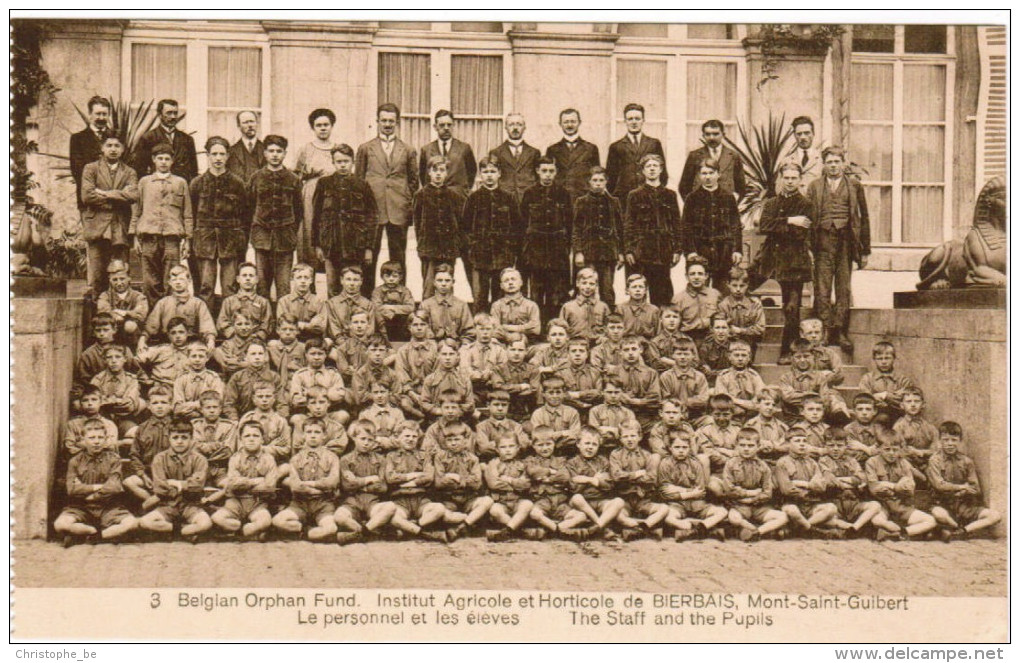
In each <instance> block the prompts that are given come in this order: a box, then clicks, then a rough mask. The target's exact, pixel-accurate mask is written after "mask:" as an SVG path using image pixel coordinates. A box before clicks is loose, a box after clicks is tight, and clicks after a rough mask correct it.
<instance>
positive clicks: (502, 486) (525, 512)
mask: <svg viewBox="0 0 1020 663" xmlns="http://www.w3.org/2000/svg"><path fill="white" fill-rule="evenodd" d="M520 450H521V448H520V445H519V444H518V443H517V438H516V437H514V436H512V435H504V436H502V437H499V438H497V439H496V452H497V453H498V454H499V455H498V457H496V458H493V459H492V460H491V461H489V462H488V463H487V464H486V465H485V471H484V475H485V485H486V486H487V487H488V489H489V498H490V499H492V506H491V507H489V516H490V517H491V518H492V520H493V521H494V522H495V523H498V524H499V525H502V526H503V527H502V529H490V530H488V531H486V532H485V538H486V539H488V540H489V541H505V540H507V539H511V538H514V537H515V536H518V535H519V534H521V533H523V534H524V535H525V538H529V539H539V538H542V536H544V533H541V532H542V530H537V531H538V532H540V534H538V535H535V533H534V531H531V532H527V531H523V532H522V529H521V528H522V526H523V525H524V523H526V522H527V521H528V518H529V517H530V516H531V508H532V507H533V506H534V503H533V502H532V501H531V500H530V499H527V497H525V495H526V494H527V492H528V489H529V488H530V487H531V479H530V478H529V477H528V473H527V468H526V467H525V464H524V461H523V460H521V459H520V458H518V454H519V453H520Z"/></svg>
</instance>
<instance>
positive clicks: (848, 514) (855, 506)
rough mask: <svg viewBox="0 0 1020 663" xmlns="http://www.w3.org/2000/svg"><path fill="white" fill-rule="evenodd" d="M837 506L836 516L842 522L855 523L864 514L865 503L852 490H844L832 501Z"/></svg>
mask: <svg viewBox="0 0 1020 663" xmlns="http://www.w3.org/2000/svg"><path fill="white" fill-rule="evenodd" d="M832 504H835V505H836V516H837V517H838V518H840V519H841V520H846V521H851V522H852V521H854V520H857V519H858V518H860V516H861V514H862V513H864V503H863V502H861V500H860V499H859V498H858V497H857V495H855V494H854V492H853V491H851V490H844V491H842V492H841V493H840V495H839V497H837V498H835V499H834V500H832Z"/></svg>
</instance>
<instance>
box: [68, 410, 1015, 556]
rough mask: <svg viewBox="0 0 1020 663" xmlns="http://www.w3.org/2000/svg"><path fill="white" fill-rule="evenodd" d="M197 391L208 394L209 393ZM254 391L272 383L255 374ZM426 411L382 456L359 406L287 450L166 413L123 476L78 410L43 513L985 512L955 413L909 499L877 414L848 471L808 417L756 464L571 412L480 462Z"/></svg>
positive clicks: (462, 523)
mask: <svg viewBox="0 0 1020 663" xmlns="http://www.w3.org/2000/svg"><path fill="white" fill-rule="evenodd" d="M160 391H162V390H160ZM210 393H211V394H212V397H210V400H209V404H210V406H211V405H214V404H216V399H215V398H214V397H215V393H214V392H210ZM265 395H266V397H267V399H269V398H271V392H269V391H268V390H267V391H266V392H265ZM161 400H162V394H160V395H159V398H157V401H161ZM160 406H162V404H161V405H160ZM210 409H212V408H211V407H210ZM203 411H205V410H204V409H203ZM440 425H441V426H442V436H443V442H442V446H441V447H440V448H437V449H435V450H434V452H432V453H429V452H428V450H427V449H425V444H424V442H422V441H421V438H422V435H421V429H420V427H419V425H418V423H417V422H413V421H405V422H403V423H402V424H400V425H399V426H398V427H397V428H396V431H395V433H396V435H395V440H393V441H392V443H393V444H394V445H395V448H393V449H392V450H390V451H389V452H387V453H386V454H385V455H384V454H383V453H382V451H381V448H382V447H381V445H380V442H379V440H380V438H379V436H378V435H377V433H378V431H377V429H376V426H375V425H374V424H373V423H371V422H370V421H366V420H358V421H356V422H354V423H353V424H351V425H350V428H349V430H348V434H349V435H350V437H351V438H352V439H353V440H354V450H353V451H351V452H349V453H346V454H344V455H343V456H340V457H338V456H337V454H336V453H334V452H333V451H332V450H330V449H329V447H328V446H327V444H328V443H327V437H328V434H327V430H326V429H327V426H326V425H325V423H324V422H323V421H322V420H317V419H309V420H308V421H306V422H305V425H304V430H303V445H302V447H301V449H300V450H299V451H298V452H297V453H295V454H294V455H293V456H291V457H289V458H280V457H279V456H278V449H276V448H274V447H273V446H271V445H270V444H268V443H267V434H266V428H265V427H264V425H263V424H262V423H260V422H259V421H256V420H247V421H244V422H242V423H240V424H238V426H237V428H238V435H237V445H238V447H237V449H236V451H233V452H231V451H230V450H229V449H228V448H225V447H226V445H223V444H220V446H216V445H215V444H213V445H210V444H209V443H208V442H206V441H204V440H203V439H201V438H200V437H199V436H198V435H197V434H196V427H195V425H194V424H193V422H191V421H189V420H188V419H187V418H185V417H182V416H175V417H173V418H172V419H171V421H170V423H169V425H168V427H167V430H168V438H169V439H168V448H167V449H165V450H163V451H160V452H159V453H157V454H156V455H155V457H154V458H153V459H152V463H151V466H150V468H148V473H147V470H146V468H135V467H132V469H131V470H129V472H131V473H130V476H127V477H124V475H125V474H127V472H124V471H123V470H122V467H123V463H122V462H121V458H120V457H119V456H118V455H117V453H116V452H115V451H113V450H111V449H109V448H108V447H107V442H108V440H107V435H108V431H107V429H106V427H105V426H104V425H103V423H102V422H101V421H99V420H98V419H90V420H88V421H87V422H86V423H85V424H84V425H83V431H82V432H83V439H82V449H81V451H80V453H78V454H77V455H75V456H74V457H72V458H71V460H70V464H69V467H68V470H67V495H68V503H67V505H66V507H65V508H64V510H63V511H62V512H61V513H60V515H59V517H58V518H57V520H56V522H55V523H54V528H55V530H56V531H57V532H58V533H59V534H62V535H63V536H64V544H65V546H66V545H71V544H73V543H74V542H75V541H76V540H78V539H82V538H84V539H86V540H89V541H91V542H98V541H100V540H115V539H118V538H120V537H123V536H124V535H125V534H128V533H129V532H131V531H132V530H134V529H136V528H141V529H143V530H147V531H150V532H155V533H163V534H164V535H165V534H169V535H171V536H172V535H173V533H174V532H175V530H176V531H178V532H179V534H180V536H182V537H184V538H185V539H187V540H191V541H192V542H196V541H197V540H198V537H199V536H200V535H201V534H202V533H203V532H206V531H207V530H210V529H211V528H212V527H213V526H214V525H215V526H216V527H217V528H219V529H220V530H222V531H224V532H227V533H233V534H236V535H238V539H239V540H243V539H252V538H256V539H258V540H264V539H265V534H266V532H267V530H269V528H270V527H274V528H276V529H277V530H279V531H280V532H281V533H282V535H283V536H289V537H294V538H299V537H301V536H302V533H303V532H304V533H305V535H306V536H307V538H308V540H310V541H332V540H336V541H337V542H339V543H341V544H347V543H353V542H356V541H361V540H364V539H365V538H367V537H374V536H378V535H381V534H383V533H385V531H386V530H385V529H384V528H386V527H387V526H388V527H389V528H392V530H393V532H394V533H395V534H397V535H398V536H399V537H401V538H403V537H406V536H421V537H422V538H425V539H428V540H433V541H442V542H452V541H454V540H456V539H457V538H458V537H460V536H463V535H464V534H465V533H467V532H468V531H470V530H471V529H472V528H474V527H475V526H478V525H482V524H483V521H484V519H485V518H486V517H487V516H488V517H489V518H490V521H491V529H489V530H487V531H486V537H487V538H488V539H489V540H491V541H502V540H506V539H509V538H513V537H518V536H520V537H524V538H528V539H534V540H537V539H542V538H544V537H545V536H546V535H547V534H550V533H558V534H560V535H562V536H564V537H566V538H569V539H573V540H584V539H587V538H589V537H592V536H604V537H605V538H607V539H617V538H619V536H620V535H618V534H617V532H616V530H615V529H614V526H617V525H618V526H619V527H620V528H622V531H621V534H622V538H623V539H624V540H628V541H629V540H631V539H634V538H638V537H641V536H646V535H647V536H652V537H655V538H658V539H661V538H662V536H663V528H664V526H668V527H670V528H672V530H673V536H674V538H675V539H676V541H678V542H679V541H683V540H686V539H689V538H692V537H704V536H709V535H711V536H715V537H716V538H719V539H721V540H725V538H726V533H725V529H724V528H723V526H724V525H725V524H726V523H728V524H729V525H730V526H731V527H732V528H733V529H735V530H736V531H737V532H738V536H739V538H740V539H741V540H743V541H753V540H756V539H758V538H761V537H775V538H785V536H786V535H787V532H788V531H789V530H790V529H793V530H795V531H797V532H800V533H805V534H806V533H812V532H817V533H818V534H819V535H821V536H825V537H827V538H844V537H845V536H847V535H850V536H856V535H859V534H861V533H862V532H863V531H864V528H865V527H866V526H867V525H869V524H870V525H871V526H872V527H873V528H874V530H875V532H876V538H877V539H878V540H885V539H888V538H893V539H898V538H901V537H904V536H905V537H907V538H917V537H921V536H923V535H925V534H927V533H928V532H930V531H931V530H934V529H935V528H936V527H938V528H940V534H941V536H942V538H943V539H944V540H946V541H950V540H953V539H958V538H969V537H970V536H972V535H974V534H977V533H979V532H981V531H982V530H986V529H988V528H990V527H992V526H993V525H995V524H996V523H997V522H998V521H999V519H1000V517H999V514H997V513H996V512H995V511H993V510H991V509H989V508H986V507H985V506H983V503H982V501H981V489H980V486H979V484H978V481H977V476H976V473H975V470H974V463H973V461H972V460H971V459H970V458H969V457H967V456H966V455H964V454H963V453H961V452H960V444H961V441H962V437H963V431H962V429H961V427H960V426H959V424H956V423H955V422H945V423H943V424H942V425H941V426H940V427H939V443H940V448H939V450H938V451H937V452H935V453H934V454H933V455H932V457H931V458H930V460H929V463H928V467H927V476H928V479H929V482H930V484H931V487H932V489H933V495H934V507H933V508H932V509H931V513H930V514H929V513H926V512H924V511H921V510H920V509H918V508H916V507H915V506H914V489H915V482H914V479H913V469H912V468H911V466H910V464H909V463H908V462H907V460H906V459H905V458H904V457H903V455H902V454H903V446H902V442H901V440H900V439H899V437H898V436H897V435H895V434H893V433H892V432H891V431H887V430H884V431H882V433H881V434H880V441H879V448H878V454H877V455H875V456H872V457H871V458H869V459H868V460H867V462H866V463H865V465H864V468H863V470H862V468H861V466H860V464H859V463H858V462H857V460H856V459H855V458H854V457H853V455H851V454H850V452H849V445H848V438H847V435H846V433H845V431H843V430H840V429H831V430H829V431H827V432H826V435H825V439H824V450H823V455H822V456H821V457H820V458H819V459H818V460H815V459H814V458H813V457H812V456H811V455H810V453H809V451H808V449H809V442H808V438H809V435H808V431H807V430H805V429H804V428H803V427H801V426H795V427H793V428H791V429H790V430H789V431H788V432H787V434H786V438H785V444H786V447H787V452H786V454H785V455H783V456H782V457H780V458H779V459H778V460H777V461H776V462H775V463H774V465H770V464H768V463H766V462H765V461H763V460H762V459H761V458H760V457H759V454H760V453H761V450H762V444H761V436H760V434H759V433H758V431H756V430H755V429H753V428H746V427H745V428H742V429H740V430H739V431H738V434H737V437H736V445H735V449H734V450H733V454H732V455H729V456H727V457H725V458H724V459H722V458H720V459H718V460H722V461H723V462H721V463H717V458H716V452H718V451H719V450H718V449H715V448H713V447H711V446H705V447H700V448H699V443H698V440H697V438H696V437H695V436H693V435H691V434H690V432H689V431H687V430H682V429H681V430H679V431H677V432H675V433H672V434H671V435H670V436H669V438H668V442H667V444H668V448H667V453H666V455H665V456H660V455H659V454H658V453H653V452H651V451H648V450H647V449H642V448H640V446H639V444H640V440H641V430H640V426H639V425H638V424H637V422H636V421H633V420H632V421H628V422H625V423H624V424H623V425H621V426H620V428H619V433H620V437H619V445H620V446H619V447H618V448H616V449H614V450H613V451H612V452H611V453H610V454H609V455H608V457H607V456H606V455H604V454H600V453H599V451H600V446H601V444H602V442H603V440H604V439H605V436H604V435H603V434H602V433H600V432H599V431H598V430H597V429H595V428H593V427H590V426H586V427H584V428H582V429H581V431H580V432H579V434H578V438H577V443H576V447H577V452H578V453H577V455H575V456H573V457H571V458H569V459H567V458H565V457H563V456H561V455H557V454H556V435H555V431H554V430H553V429H552V428H551V427H549V426H538V427H536V428H535V429H534V430H533V431H532V437H533V441H531V443H530V446H531V452H532V453H531V455H529V456H527V457H524V458H522V457H521V451H522V446H521V440H520V439H519V437H518V436H515V435H512V434H503V435H500V436H498V437H497V438H496V440H495V448H496V454H497V455H496V457H495V458H493V459H492V460H490V461H489V462H487V463H485V464H484V465H483V464H482V463H481V462H480V460H479V457H478V456H477V455H476V454H475V453H473V452H472V451H471V449H470V446H469V440H470V438H471V431H470V429H469V427H468V426H467V424H465V423H464V422H463V421H460V420H453V421H452V422H446V421H442V422H441V423H440ZM523 439H524V441H525V442H527V441H528V438H527V437H525V438H523ZM211 447H212V449H211V452H210V448H211ZM281 461H283V462H281ZM133 465H134V463H132V466H133ZM706 468H711V469H710V471H711V473H709V472H708V471H706ZM150 475H151V476H150ZM122 477H124V478H122ZM142 484H144V485H146V486H148V487H151V488H152V490H153V492H154V495H153V496H152V497H151V498H149V499H147V500H146V504H147V508H146V509H145V510H144V514H143V515H141V516H140V517H139V518H136V517H135V516H133V515H132V514H131V512H130V511H129V510H127V509H126V508H125V507H124V505H123V501H122V499H121V494H122V493H123V491H124V489H125V488H127V489H128V490H132V491H134V490H137V489H138V488H139V487H140V486H141V485H142ZM281 484H282V486H283V487H285V488H286V491H281V490H279V487H280V485H281ZM284 492H286V493H287V494H288V495H287V496H282V495H281V494H282V493H284ZM280 497H283V498H282V499H278V498H280ZM274 511H275V515H274ZM210 514H211V515H210ZM305 528H307V531H306V532H305Z"/></svg>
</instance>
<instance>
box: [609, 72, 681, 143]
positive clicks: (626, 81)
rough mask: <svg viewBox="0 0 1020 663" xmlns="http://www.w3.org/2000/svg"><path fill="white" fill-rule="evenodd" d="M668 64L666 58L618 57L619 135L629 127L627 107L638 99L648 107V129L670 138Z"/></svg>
mask: <svg viewBox="0 0 1020 663" xmlns="http://www.w3.org/2000/svg"><path fill="white" fill-rule="evenodd" d="M666 67H667V63H666V62H665V61H663V60H630V59H626V60H625V59H619V60H617V61H616V106H617V108H616V109H615V110H616V113H618V115H617V116H616V131H615V133H614V135H616V136H619V135H621V134H623V132H625V131H626V130H627V125H626V124H625V123H624V121H623V107H624V106H626V105H627V104H629V103H632V102H633V103H638V104H641V105H642V106H644V107H645V126H644V130H643V131H644V132H645V133H646V134H648V135H650V136H654V137H655V138H658V139H659V140H661V141H662V143H663V145H665V144H666V142H667V138H668V136H667V133H668V131H667V129H668V126H667V123H666V118H667V115H666V75H667V72H666Z"/></svg>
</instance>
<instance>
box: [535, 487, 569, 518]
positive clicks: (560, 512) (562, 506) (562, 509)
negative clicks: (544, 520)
mask: <svg viewBox="0 0 1020 663" xmlns="http://www.w3.org/2000/svg"><path fill="white" fill-rule="evenodd" d="M569 501H570V500H569V498H568V497H567V496H566V495H564V494H563V493H557V494H552V495H544V496H542V497H539V498H538V499H537V500H535V507H536V508H537V509H538V510H539V511H541V512H542V513H544V514H545V515H546V516H548V517H549V518H552V519H553V520H563V519H564V518H566V517H567V514H568V513H569V512H571V511H573V509H574V507H572V506H570V503H569Z"/></svg>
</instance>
